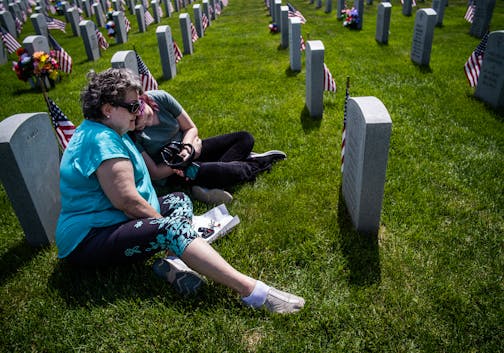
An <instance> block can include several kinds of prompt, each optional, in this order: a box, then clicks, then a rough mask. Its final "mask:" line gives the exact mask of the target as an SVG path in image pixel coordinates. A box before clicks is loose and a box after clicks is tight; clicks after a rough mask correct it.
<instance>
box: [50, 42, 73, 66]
mask: <svg viewBox="0 0 504 353" xmlns="http://www.w3.org/2000/svg"><path fill="white" fill-rule="evenodd" d="M49 43H50V44H51V46H52V48H53V51H54V55H53V56H54V58H55V59H56V61H57V62H58V64H59V67H60V70H61V71H63V72H65V73H67V74H69V73H71V72H72V57H71V56H70V55H68V53H67V52H66V51H65V49H63V48H62V47H61V46H60V45H59V44H58V42H57V41H56V39H54V38H53V36H51V35H50V34H49Z"/></svg>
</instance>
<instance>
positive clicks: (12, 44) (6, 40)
mask: <svg viewBox="0 0 504 353" xmlns="http://www.w3.org/2000/svg"><path fill="white" fill-rule="evenodd" d="M0 35H1V36H2V42H3V44H4V45H5V47H6V48H7V51H8V52H9V54H12V53H15V52H16V50H18V49H19V48H21V44H19V43H18V41H17V40H16V38H14V37H13V36H12V34H10V33H9V32H8V31H7V30H6V29H5V28H3V27H0Z"/></svg>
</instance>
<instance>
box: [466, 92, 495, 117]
mask: <svg viewBox="0 0 504 353" xmlns="http://www.w3.org/2000/svg"><path fill="white" fill-rule="evenodd" d="M467 98H469V99H471V100H472V101H473V102H474V103H475V104H480V105H481V107H482V108H483V109H486V110H487V111H489V112H493V113H494V114H495V119H496V120H497V121H500V122H501V123H502V122H504V107H501V108H495V107H493V106H492V105H491V104H489V103H487V102H485V101H483V100H481V99H480V98H478V97H476V96H475V95H474V93H473V94H467Z"/></svg>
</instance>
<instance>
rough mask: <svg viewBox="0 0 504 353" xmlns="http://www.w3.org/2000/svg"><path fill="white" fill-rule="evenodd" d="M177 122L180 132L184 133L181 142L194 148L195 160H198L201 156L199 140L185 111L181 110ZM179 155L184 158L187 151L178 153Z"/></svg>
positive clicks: (194, 126)
mask: <svg viewBox="0 0 504 353" xmlns="http://www.w3.org/2000/svg"><path fill="white" fill-rule="evenodd" d="M177 120H178V123H179V125H180V130H182V132H183V133H184V137H183V139H182V142H183V143H189V144H191V145H192V146H193V147H194V153H195V158H198V157H199V155H200V154H201V139H200V138H199V137H198V128H197V127H196V125H195V124H194V122H193V121H192V119H191V117H190V116H189V115H188V114H187V113H186V111H185V110H182V113H180V115H179V116H178V117H177ZM180 155H181V156H182V157H184V158H185V156H186V155H187V151H185V152H182V153H180Z"/></svg>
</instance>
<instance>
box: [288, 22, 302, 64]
mask: <svg viewBox="0 0 504 353" xmlns="http://www.w3.org/2000/svg"><path fill="white" fill-rule="evenodd" d="M289 59H290V69H291V70H292V71H301V21H300V19H299V18H297V17H291V18H289Z"/></svg>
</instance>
